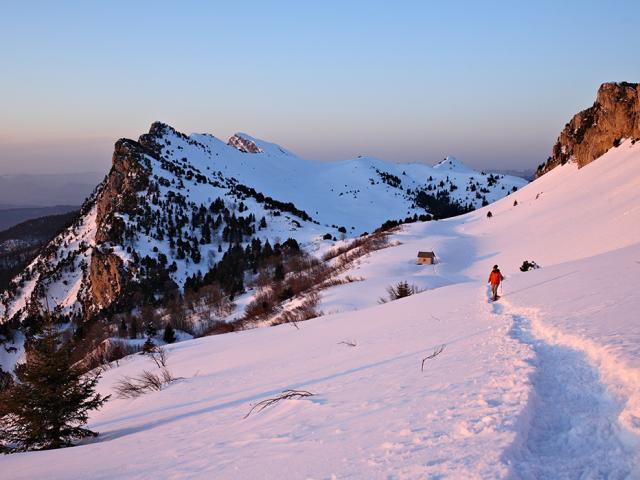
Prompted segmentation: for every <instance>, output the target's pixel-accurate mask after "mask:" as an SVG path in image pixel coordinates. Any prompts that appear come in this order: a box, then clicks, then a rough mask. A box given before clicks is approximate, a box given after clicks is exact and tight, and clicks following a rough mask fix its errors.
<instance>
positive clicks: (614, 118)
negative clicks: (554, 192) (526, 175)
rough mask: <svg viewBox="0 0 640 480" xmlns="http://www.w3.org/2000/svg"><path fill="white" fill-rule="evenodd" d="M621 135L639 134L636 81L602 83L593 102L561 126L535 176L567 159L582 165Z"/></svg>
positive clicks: (639, 104) (639, 93) (635, 136)
mask: <svg viewBox="0 0 640 480" xmlns="http://www.w3.org/2000/svg"><path fill="white" fill-rule="evenodd" d="M625 138H631V139H634V140H635V139H638V138H640V84H638V83H627V82H621V83H604V84H602V85H601V86H600V89H599V90H598V95H597V97H596V101H595V103H594V104H593V105H592V106H591V107H589V108H587V109H586V110H583V111H581V112H579V113H578V114H576V115H575V116H574V117H573V118H572V119H571V121H570V122H569V123H567V125H566V126H565V127H564V130H562V133H561V134H560V136H559V137H558V140H557V142H556V144H555V145H554V146H553V149H552V154H551V156H550V157H549V158H548V159H547V161H546V162H545V163H543V164H541V165H540V166H539V167H538V169H537V171H536V177H540V176H541V175H544V174H545V173H547V172H548V171H549V170H551V169H553V168H555V167H557V166H558V165H564V164H565V163H567V162H569V161H571V162H576V163H577V164H578V167H584V166H585V165H587V164H589V163H590V162H592V161H594V160H595V159H596V158H598V157H599V156H601V155H602V154H603V153H605V152H606V151H607V150H609V149H610V148H612V147H616V146H617V145H618V144H619V143H620V141H621V140H622V139H625Z"/></svg>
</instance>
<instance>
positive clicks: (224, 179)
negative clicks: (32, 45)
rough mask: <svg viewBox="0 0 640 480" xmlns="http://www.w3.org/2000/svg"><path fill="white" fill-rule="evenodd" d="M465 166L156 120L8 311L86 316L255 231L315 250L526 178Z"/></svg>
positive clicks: (490, 195)
mask: <svg viewBox="0 0 640 480" xmlns="http://www.w3.org/2000/svg"><path fill="white" fill-rule="evenodd" d="M457 165H458V166H459V167H460V168H463V167H464V168H463V169H464V170H465V171H464V172H453V171H441V170H439V169H437V168H434V167H428V166H426V165H420V164H391V163H387V162H384V161H382V160H377V159H373V158H370V157H359V158H355V159H351V160H346V161H343V162H332V163H328V162H317V161H309V160H305V159H302V158H300V157H298V156H297V155H295V154H294V153H293V152H290V151H288V150H286V149H284V148H283V147H280V146H279V145H276V144H272V143H269V142H265V141H263V140H259V139H255V138H253V137H251V136H250V135H247V134H242V133H238V134H236V135H234V136H233V137H231V138H230V139H229V141H227V142H224V141H222V140H219V139H218V138H216V137H214V136H212V135H209V134H191V135H189V136H187V135H185V134H183V133H181V132H178V131H177V130H176V129H174V128H173V127H171V126H169V125H167V124H164V123H161V122H155V123H153V124H152V125H151V128H150V129H149V132H148V133H145V134H142V135H141V136H140V137H139V139H138V140H137V141H136V140H132V139H126V138H123V139H120V140H118V141H117V142H116V143H115V147H114V153H113V160H112V168H111V170H110V172H109V174H108V175H107V176H106V177H105V179H104V180H103V182H102V183H100V184H99V185H98V186H97V187H96V189H95V191H94V193H93V194H92V195H91V196H90V197H89V199H88V200H87V201H86V202H85V204H84V205H83V207H82V210H81V216H80V217H79V218H78V219H77V221H76V222H75V224H74V225H73V226H72V227H71V228H70V229H69V230H68V231H66V232H65V233H63V234H61V235H59V236H58V237H56V239H54V240H53V241H52V243H51V244H50V245H48V246H47V247H46V248H45V250H44V253H43V255H41V256H40V257H38V258H36V260H34V262H32V264H31V265H29V266H28V267H27V269H26V271H25V272H24V273H23V274H22V275H21V276H19V277H18V278H17V279H16V280H15V281H14V282H13V284H12V285H11V287H10V289H9V290H8V291H6V292H4V293H3V295H2V298H1V300H2V306H1V307H0V314H1V315H2V317H3V318H4V321H8V320H10V319H12V318H14V317H15V318H19V319H25V318H27V317H28V316H29V315H37V314H38V312H41V311H42V309H43V308H45V304H47V303H48V304H50V306H51V308H52V309H53V310H54V311H55V312H57V313H59V314H62V315H64V316H65V318H73V319H75V320H76V321H80V319H87V318H89V317H91V316H94V315H95V314H97V313H99V312H101V311H103V310H104V309H107V308H109V307H112V306H114V305H115V304H116V303H117V302H119V301H120V300H122V295H123V294H125V293H127V292H128V291H129V287H131V286H132V284H136V285H138V286H139V288H142V286H141V285H143V284H145V285H146V283H145V282H147V283H148V282H149V281H153V282H156V283H157V285H156V286H155V287H154V289H153V290H152V291H153V292H156V293H154V295H162V288H163V287H162V285H161V283H162V282H170V283H173V285H174V287H172V288H177V289H179V290H181V289H182V288H183V287H184V285H185V282H186V281H187V279H188V278H190V277H192V276H194V275H205V274H206V273H207V272H208V271H209V270H210V269H211V268H212V265H215V264H216V263H217V262H219V261H220V260H221V259H220V257H221V256H222V257H223V258H224V254H225V251H230V249H231V247H232V246H233V245H236V244H241V245H248V243H250V242H251V239H252V238H255V239H257V240H259V241H260V242H261V243H262V244H264V243H265V242H266V241H268V240H270V241H271V243H276V244H279V243H280V242H282V241H284V240H285V239H287V238H292V239H293V240H295V241H297V242H300V243H301V244H302V245H304V246H306V247H310V248H311V249H314V248H316V247H314V245H317V244H318V242H322V241H327V240H323V238H333V239H335V238H337V237H355V236H358V235H361V234H362V233H364V232H368V231H372V230H374V229H376V228H377V227H379V226H380V225H382V224H383V223H385V222H386V221H388V220H393V221H404V220H405V219H411V220H416V219H418V218H422V219H430V218H432V216H433V215H434V212H433V211H432V212H431V214H430V212H429V211H428V210H429V209H432V210H433V208H437V207H438V206H439V205H451V206H452V207H451V209H450V210H451V211H452V212H456V211H459V212H462V211H468V210H470V209H472V208H477V207H479V206H481V205H484V204H488V203H490V202H491V201H494V200H496V199H498V198H501V197H502V196H504V195H507V194H508V193H511V192H512V191H515V190H517V189H518V188H519V187H521V186H523V185H525V184H526V183H527V182H526V181H525V180H522V179H518V178H516V177H505V176H501V175H493V174H490V175H487V174H484V173H479V172H475V171H473V170H471V169H469V168H468V167H466V166H463V164H461V163H458V164H457ZM456 209H458V210H456ZM442 212H445V210H442ZM443 214H444V213H443ZM438 215H440V214H438ZM145 262H146V263H145ZM238 275H239V274H238ZM161 278H162V279H163V280H162V281H160V279H161ZM240 280H241V279H240ZM240 280H239V284H241V283H242V282H241V281H240ZM132 282H133V283H132ZM141 282H142V283H141Z"/></svg>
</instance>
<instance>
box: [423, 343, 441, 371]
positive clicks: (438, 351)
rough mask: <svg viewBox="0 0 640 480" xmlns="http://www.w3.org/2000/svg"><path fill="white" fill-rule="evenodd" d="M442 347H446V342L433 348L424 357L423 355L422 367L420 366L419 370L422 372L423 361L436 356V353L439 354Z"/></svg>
mask: <svg viewBox="0 0 640 480" xmlns="http://www.w3.org/2000/svg"><path fill="white" fill-rule="evenodd" d="M444 347H446V344H444V343H443V344H442V345H440V346H438V347H436V348H434V350H433V353H432V354H431V355H427V356H426V357H424V358H423V359H422V367H421V368H420V371H422V372H424V362H426V361H427V360H431V359H432V358H436V357H437V356H438V355H440V354H441V353H442V352H443V350H444Z"/></svg>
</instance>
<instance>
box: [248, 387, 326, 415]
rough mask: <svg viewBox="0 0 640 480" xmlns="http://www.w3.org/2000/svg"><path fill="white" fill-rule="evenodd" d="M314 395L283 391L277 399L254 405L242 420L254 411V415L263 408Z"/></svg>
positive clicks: (298, 391) (299, 391)
mask: <svg viewBox="0 0 640 480" xmlns="http://www.w3.org/2000/svg"><path fill="white" fill-rule="evenodd" d="M314 395H315V394H314V393H311V392H307V391H306V390H285V391H283V392H282V393H281V394H280V395H278V396H277V397H274V398H267V399H266V400H262V401H261V402H258V403H256V404H255V405H254V406H253V407H251V410H249V412H248V413H247V414H246V415H245V416H244V418H247V417H248V416H249V415H251V414H252V413H253V411H254V410H255V411H256V413H260V412H261V411H262V410H264V409H265V408H267V407H270V406H271V405H275V404H276V403H278V402H280V401H282V400H291V399H297V398H305V397H313V396H314Z"/></svg>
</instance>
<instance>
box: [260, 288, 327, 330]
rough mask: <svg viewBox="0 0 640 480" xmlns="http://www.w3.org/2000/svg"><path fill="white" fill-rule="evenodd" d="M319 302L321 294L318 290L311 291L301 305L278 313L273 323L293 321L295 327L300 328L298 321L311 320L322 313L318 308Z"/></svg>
mask: <svg viewBox="0 0 640 480" xmlns="http://www.w3.org/2000/svg"><path fill="white" fill-rule="evenodd" d="M318 303H320V296H319V295H318V294H317V293H316V292H311V293H309V294H307V296H306V297H305V299H304V301H303V302H302V303H301V304H300V305H298V306H297V307H295V308H294V309H292V310H287V311H285V312H282V313H281V314H280V315H278V317H276V318H275V319H274V320H273V322H272V325H280V324H283V323H291V324H293V326H294V327H296V328H298V322H303V321H305V320H311V319H312V318H316V317H319V316H321V315H322V312H320V311H318V310H316V307H317V306H318Z"/></svg>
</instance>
